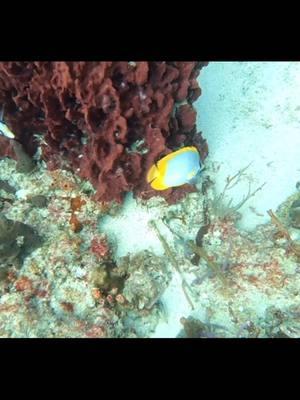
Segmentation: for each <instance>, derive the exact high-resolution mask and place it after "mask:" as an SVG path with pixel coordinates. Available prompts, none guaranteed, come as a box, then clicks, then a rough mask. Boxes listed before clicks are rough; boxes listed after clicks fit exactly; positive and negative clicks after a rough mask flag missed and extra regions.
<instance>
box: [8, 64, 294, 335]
mask: <svg viewBox="0 0 300 400" xmlns="http://www.w3.org/2000/svg"><path fill="white" fill-rule="evenodd" d="M0 337H1V338H182V339H184V338H249V339H250V338H299V337H300V62H238V61H236V62H204V61H203V62H200V61H195V62H190V61H189V62H183V61H179V62H175V61H174V62H171V61H157V62H156V61H149V62H147V61H120V62H116V61H112V62H106V61H105V62H104V61H96V62H94V61H93V62H91V61H88V62H69V61H68V62H58V61H54V62H49V61H47V62H46V61H38V62H8V61H6V62H0Z"/></svg>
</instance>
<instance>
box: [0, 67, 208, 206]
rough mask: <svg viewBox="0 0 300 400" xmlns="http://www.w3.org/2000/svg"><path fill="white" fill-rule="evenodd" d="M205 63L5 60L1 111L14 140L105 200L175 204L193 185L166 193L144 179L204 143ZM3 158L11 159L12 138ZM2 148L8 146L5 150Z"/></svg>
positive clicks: (0, 150) (0, 80) (1, 153)
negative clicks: (156, 165) (199, 118)
mask: <svg viewBox="0 0 300 400" xmlns="http://www.w3.org/2000/svg"><path fill="white" fill-rule="evenodd" d="M206 64H207V63H205V62H170V61H168V62H163V61H160V62H145V61H138V62H134V61H130V62H127V61H121V62H115V61H114V62H99V61H98V62H0V106H4V109H5V115H4V116H5V122H6V124H7V125H8V127H9V128H10V129H11V130H12V131H13V132H14V134H15V136H16V139H17V140H18V141H19V142H20V143H21V144H22V145H23V146H24V148H25V149H26V151H27V152H28V153H29V154H30V155H32V154H34V152H35V151H36V149H37V147H38V145H40V146H41V149H42V157H43V159H44V160H45V161H46V163H47V166H48V168H49V169H51V170H53V169H57V168H69V169H72V170H73V171H74V172H75V173H76V174H78V175H80V176H81V177H82V178H85V179H88V180H89V181H90V182H91V183H92V184H93V185H94V187H95V188H96V190H97V195H96V198H97V199H98V200H100V201H104V202H110V201H112V200H115V201H117V202H121V201H122V198H123V195H124V194H125V193H126V192H128V191H133V192H134V194H135V195H136V196H139V197H142V198H144V199H147V198H150V197H151V196H154V195H162V196H164V197H165V198H166V199H167V200H168V201H169V202H173V201H177V200H178V199H179V198H180V197H181V196H182V195H183V194H184V193H185V192H187V191H190V190H192V189H191V187H189V186H184V187H181V188H176V189H169V190H166V191H164V192H161V193H157V192H156V191H154V190H152V189H151V188H150V187H149V185H148V184H147V181H146V175H147V171H148V169H149V168H150V167H151V165H152V164H153V162H155V161H156V160H157V159H158V158H159V157H162V156H164V155H166V154H168V153H169V152H170V151H172V150H174V149H176V148H178V147H179V146H181V145H194V146H196V147H197V148H198V150H199V151H200V154H201V156H202V159H204V158H205V157H206V155H207V152H208V150H207V145H206V141H205V140H204V139H203V138H202V136H201V134H200V133H197V131H196V112H195V110H194V108H193V102H194V101H195V100H196V99H197V98H198V97H199V95H200V94H201V90H200V88H199V86H198V82H197V77H198V75H199V72H200V70H201V68H202V67H203V66H205V65H206ZM1 140H2V142H3V144H2V145H1V148H0V156H12V157H13V156H14V154H13V150H12V149H11V145H10V144H9V142H8V139H5V138H1ZM4 142H5V144H4Z"/></svg>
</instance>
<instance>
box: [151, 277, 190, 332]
mask: <svg viewBox="0 0 300 400" xmlns="http://www.w3.org/2000/svg"><path fill="white" fill-rule="evenodd" d="M160 301H161V303H162V306H163V308H164V312H165V319H164V320H162V321H161V322H160V323H159V324H158V325H157V327H156V330H155V332H154V334H153V335H152V336H151V337H153V338H174V337H176V336H177V335H178V333H179V331H180V330H181V329H182V328H183V326H182V325H181V323H180V318H181V317H187V316H189V314H190V313H191V307H190V305H189V304H188V302H187V299H186V297H185V296H184V293H183V290H182V287H181V277H180V276H179V275H178V274H177V273H174V275H173V279H172V281H171V282H170V284H169V286H168V288H167V289H166V291H165V292H164V294H163V295H162V297H161V299H160Z"/></svg>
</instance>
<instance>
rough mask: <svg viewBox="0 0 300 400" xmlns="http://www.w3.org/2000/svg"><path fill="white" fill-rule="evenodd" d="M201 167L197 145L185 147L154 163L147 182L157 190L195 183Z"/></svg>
mask: <svg viewBox="0 0 300 400" xmlns="http://www.w3.org/2000/svg"><path fill="white" fill-rule="evenodd" d="M201 169H202V165H201V160H200V154H199V152H198V150H197V149H196V147H194V146H188V147H183V148H181V149H180V150H177V151H174V152H173V153H170V154H168V155H166V156H165V157H163V158H161V159H160V160H159V161H158V162H157V163H155V164H154V165H152V167H151V168H150V169H149V171H148V174H147V182H148V183H149V184H150V185H151V187H152V188H153V189H155V190H166V189H169V188H171V187H176V186H181V185H184V184H185V183H194V182H195V180H196V178H197V176H198V175H199V173H200V171H201Z"/></svg>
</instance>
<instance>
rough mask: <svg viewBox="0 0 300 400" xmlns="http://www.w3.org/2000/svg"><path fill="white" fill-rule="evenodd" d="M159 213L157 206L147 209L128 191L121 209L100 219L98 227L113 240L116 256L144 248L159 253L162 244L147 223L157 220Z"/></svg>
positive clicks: (161, 250)
mask: <svg viewBox="0 0 300 400" xmlns="http://www.w3.org/2000/svg"><path fill="white" fill-rule="evenodd" d="M159 214H160V210H159V208H149V209H147V208H146V207H145V206H142V205H141V204H140V203H139V202H137V201H136V200H135V199H134V198H133V196H132V194H131V193H130V194H127V196H126V199H125V201H124V204H123V206H122V209H121V210H120V211H119V213H118V214H117V215H114V216H109V215H108V216H106V217H104V218H102V219H101V220H100V223H99V229H100V231H101V232H104V233H106V234H107V235H108V237H109V239H110V240H112V241H113V242H115V244H116V248H117V249H116V253H115V255H116V257H122V256H125V255H127V254H128V253H137V252H139V251H142V250H145V249H147V250H150V251H153V252H154V253H155V254H158V255H161V254H163V253H164V251H163V248H162V245H161V243H160V241H159V239H158V238H157V236H156V234H155V232H154V231H153V230H152V229H151V228H150V227H149V225H148V223H149V221H150V220H152V219H154V220H157V218H159Z"/></svg>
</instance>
